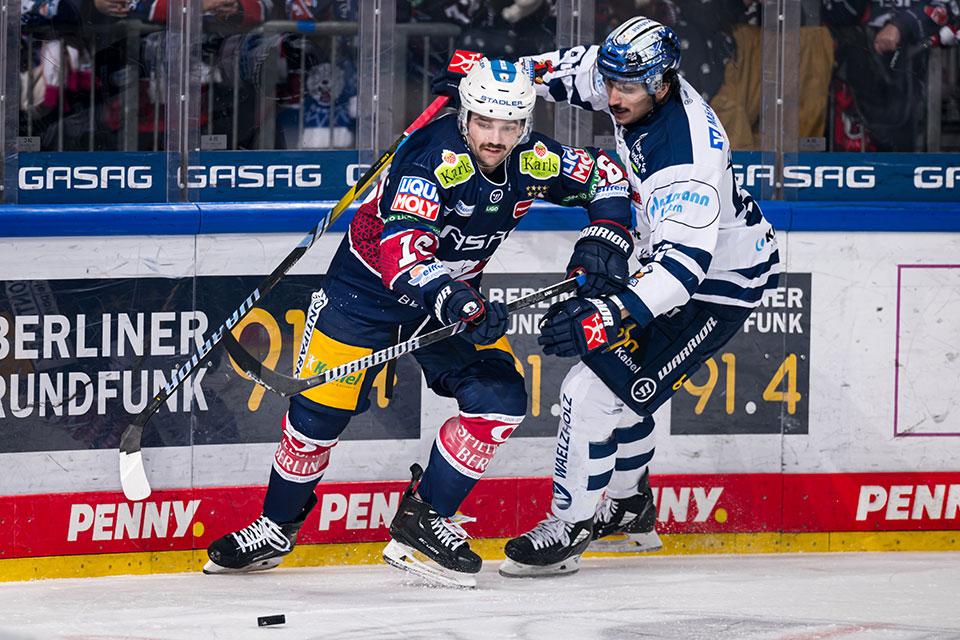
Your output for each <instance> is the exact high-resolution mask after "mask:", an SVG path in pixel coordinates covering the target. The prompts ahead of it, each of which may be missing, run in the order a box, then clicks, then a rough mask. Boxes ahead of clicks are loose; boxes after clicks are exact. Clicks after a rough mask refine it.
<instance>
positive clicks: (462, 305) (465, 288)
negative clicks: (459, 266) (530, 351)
mask: <svg viewBox="0 0 960 640" xmlns="http://www.w3.org/2000/svg"><path fill="white" fill-rule="evenodd" d="M433 310H434V315H436V316H437V319H438V320H440V322H442V323H444V324H453V323H454V322H460V321H463V322H465V323H466V324H467V330H466V331H464V332H463V333H461V334H459V335H460V336H462V337H463V338H464V339H466V340H467V341H468V342H472V343H473V344H481V345H488V344H493V343H494V342H496V341H497V340H499V339H500V338H502V337H503V336H504V335H505V334H506V333H507V327H508V326H509V325H510V312H509V311H507V305H505V304H504V303H502V302H490V301H489V300H487V299H485V298H484V297H483V296H482V295H480V292H479V291H477V290H476V289H474V288H473V287H471V286H470V285H468V284H467V283H466V282H461V281H460V280H454V281H453V282H451V283H450V284H448V285H446V286H444V287H442V288H441V289H440V291H439V292H437V297H436V299H435V301H434V304H433Z"/></svg>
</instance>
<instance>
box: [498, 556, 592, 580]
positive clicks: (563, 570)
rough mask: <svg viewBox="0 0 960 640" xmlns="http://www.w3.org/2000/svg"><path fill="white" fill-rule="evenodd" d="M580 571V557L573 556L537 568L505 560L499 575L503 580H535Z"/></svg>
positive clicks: (508, 559)
mask: <svg viewBox="0 0 960 640" xmlns="http://www.w3.org/2000/svg"><path fill="white" fill-rule="evenodd" d="M579 570H580V556H574V557H572V558H567V559H566V560H561V561H560V562H555V563H553V564H548V565H546V566H542V567H540V566H537V565H532V564H523V563H521V562H517V561H515V560H511V559H510V558H507V559H506V560H504V561H503V562H502V563H501V564H500V575H501V576H503V577H504V578H536V577H539V576H564V575H570V574H572V573H576V572H577V571H579Z"/></svg>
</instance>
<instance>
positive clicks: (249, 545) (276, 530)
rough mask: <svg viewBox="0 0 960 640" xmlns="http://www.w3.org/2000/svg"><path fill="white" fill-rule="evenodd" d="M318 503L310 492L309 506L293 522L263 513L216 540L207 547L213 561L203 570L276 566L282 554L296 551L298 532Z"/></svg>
mask: <svg viewBox="0 0 960 640" xmlns="http://www.w3.org/2000/svg"><path fill="white" fill-rule="evenodd" d="M316 505H317V496H316V495H315V494H313V493H311V494H310V499H309V500H308V501H307V505H306V506H305V507H304V508H303V511H301V512H300V516H299V517H298V518H297V519H296V520H294V521H293V522H284V523H280V524H277V523H276V522H274V521H273V520H271V519H270V518H268V517H267V516H264V515H261V516H260V517H259V518H257V519H256V520H254V521H253V523H252V524H250V525H248V526H246V527H244V528H243V529H240V531H237V532H236V533H228V534H227V535H225V536H223V537H222V538H218V539H217V540H214V541H213V543H211V544H210V546H209V547H208V548H207V555H209V556H210V561H209V562H207V564H206V565H204V567H203V572H204V573H208V574H214V573H247V572H250V571H265V570H266V569H273V568H274V567H276V566H277V565H279V564H280V563H281V562H282V561H283V556H285V555H287V554H288V553H290V552H291V551H293V545H295V544H296V543H297V533H298V532H299V531H300V527H302V526H303V522H304V520H306V519H307V515H309V513H310V511H311V510H313V508H314V507H315V506H316Z"/></svg>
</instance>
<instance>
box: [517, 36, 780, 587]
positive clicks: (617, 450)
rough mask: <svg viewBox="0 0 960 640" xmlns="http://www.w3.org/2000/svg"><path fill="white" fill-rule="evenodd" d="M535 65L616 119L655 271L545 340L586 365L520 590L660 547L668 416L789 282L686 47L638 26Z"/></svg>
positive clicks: (640, 242) (553, 91)
mask: <svg viewBox="0 0 960 640" xmlns="http://www.w3.org/2000/svg"><path fill="white" fill-rule="evenodd" d="M535 62H537V63H539V64H540V65H547V66H548V67H549V66H551V65H552V67H553V68H552V71H550V72H549V73H547V74H546V75H544V76H543V84H540V85H538V86H537V91H538V93H539V94H540V95H542V96H543V97H546V98H547V99H550V100H567V101H569V102H570V104H573V105H576V106H578V107H581V108H583V109H589V110H604V111H607V112H609V113H610V115H611V117H612V118H613V120H614V122H615V127H616V140H617V152H618V154H619V155H620V159H621V160H622V162H623V163H624V164H625V165H626V166H627V167H628V173H629V175H628V179H629V182H630V187H631V197H632V204H633V207H634V214H635V220H634V222H635V227H634V232H633V234H634V238H635V253H636V256H637V258H638V259H639V262H640V268H639V270H638V271H636V272H635V273H634V275H633V277H632V278H630V279H629V284H628V286H627V287H626V288H624V287H623V286H622V285H621V284H619V283H618V281H617V279H616V278H613V277H611V278H610V279H609V280H607V279H604V278H602V277H600V278H597V277H594V278H592V279H591V280H589V281H588V282H587V284H586V285H584V286H583V287H581V289H580V291H579V295H578V297H575V298H570V299H568V300H565V301H562V302H559V303H557V304H555V305H553V307H551V308H550V310H549V311H548V312H547V314H546V315H545V317H544V319H543V321H542V323H541V325H540V331H541V335H540V338H539V342H540V344H541V345H542V346H543V348H544V352H545V353H547V354H555V355H558V356H561V357H575V356H579V357H580V358H581V361H580V362H578V363H577V364H576V365H574V366H573V368H572V369H571V370H570V372H569V373H568V374H567V376H566V378H565V379H564V381H563V385H562V387H561V391H560V407H561V420H560V426H559V432H558V439H557V446H556V449H555V451H556V454H555V457H556V459H555V464H554V478H553V481H554V482H553V502H552V505H551V512H550V513H548V514H547V517H546V519H545V520H543V521H542V522H540V523H539V524H538V525H537V526H536V527H534V528H533V529H532V530H531V531H529V532H527V533H525V534H523V535H521V536H519V537H517V538H514V539H512V540H510V541H508V542H507V544H506V548H505V552H506V555H507V559H506V560H505V561H504V563H503V564H502V565H501V567H500V573H501V574H503V575H505V576H533V575H549V574H557V573H570V572H574V571H577V570H578V569H579V566H580V556H581V554H582V553H583V552H584V551H585V550H586V549H587V547H588V546H591V548H593V549H594V550H615V551H623V550H626V551H654V550H657V549H659V548H660V547H661V544H660V540H659V537H658V536H657V534H656V529H655V525H656V515H657V514H656V505H655V504H654V500H653V494H652V491H651V490H650V483H649V479H648V471H647V468H648V465H649V464H650V461H651V459H652V458H653V454H654V442H653V430H654V429H653V417H652V416H653V413H654V411H655V410H656V409H657V408H658V407H660V406H661V405H662V404H663V403H664V402H666V401H667V400H668V399H669V398H670V397H671V396H672V395H673V394H674V393H675V392H676V390H677V389H679V388H680V387H681V386H682V385H683V382H684V380H685V379H686V378H687V377H689V376H690V375H691V374H692V373H693V372H694V371H695V370H696V369H698V368H699V367H700V365H701V364H702V363H703V362H705V361H706V360H707V359H708V358H709V357H711V356H712V355H713V354H714V353H716V351H717V350H718V349H719V348H720V347H721V346H722V345H723V344H724V343H726V342H727V341H728V340H729V339H730V338H731V337H732V336H733V335H735V334H736V333H737V332H738V331H739V330H740V327H741V326H742V324H743V322H744V321H745V320H746V318H747V317H748V316H749V315H750V313H751V310H752V309H753V308H754V307H756V306H757V305H758V304H759V303H760V299H761V297H762V296H763V293H764V291H767V290H770V289H773V288H775V287H776V285H777V274H778V271H779V256H778V252H777V242H776V238H775V235H774V230H773V227H772V226H771V225H770V223H769V222H767V221H766V220H765V219H764V217H763V215H762V213H761V212H760V209H759V207H758V206H757V204H756V203H755V202H754V200H753V198H751V197H750V195H749V194H748V193H747V192H746V191H744V190H743V189H741V188H740V187H739V186H738V185H737V183H736V181H735V179H734V174H733V167H732V161H731V154H730V145H729V141H728V138H727V135H726V133H725V132H724V130H723V127H722V126H721V124H720V122H719V121H718V119H717V117H716V114H714V112H713V110H712V109H711V108H710V106H709V105H708V104H707V103H706V102H705V101H704V100H703V98H701V96H700V95H699V94H698V93H697V92H696V90H695V89H694V88H693V87H692V86H690V84H689V83H687V82H686V81H685V80H684V79H683V78H682V77H680V76H679V75H678V73H677V68H678V67H679V63H680V43H679V41H678V40H677V37H676V35H675V34H674V33H673V31H671V30H670V29H669V28H667V27H665V26H663V25H661V24H659V23H657V22H654V21H653V20H649V19H646V18H643V17H635V18H632V19H630V20H628V21H627V22H625V23H624V24H623V25H621V26H620V27H618V28H617V29H616V30H615V31H614V32H613V33H611V34H610V36H609V37H608V38H606V40H605V41H604V43H603V45H602V46H589V47H582V46H580V47H574V48H571V49H566V50H560V51H555V52H552V53H548V54H544V55H542V56H537V58H536V60H535ZM578 244H579V243H578ZM595 261H596V259H595V257H594V256H592V255H591V254H590V253H589V252H587V251H577V250H575V252H574V255H573V257H572V258H571V261H570V263H569V265H568V267H567V269H568V271H570V272H572V271H575V270H577V269H578V268H583V269H585V270H586V271H588V272H591V273H603V268H604V265H597V264H594V262H595ZM607 267H608V268H609V269H610V270H611V275H613V273H612V271H615V270H616V269H619V268H622V267H621V266H618V265H616V264H615V263H614V262H609V264H608V265H607ZM611 534H613V535H614V537H615V539H614V538H609V537H608V536H610V535H611ZM604 538H606V539H604Z"/></svg>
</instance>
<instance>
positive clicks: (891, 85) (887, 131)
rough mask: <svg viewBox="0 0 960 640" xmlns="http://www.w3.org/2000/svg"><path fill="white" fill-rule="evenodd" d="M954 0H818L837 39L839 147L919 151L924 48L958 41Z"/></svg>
mask: <svg viewBox="0 0 960 640" xmlns="http://www.w3.org/2000/svg"><path fill="white" fill-rule="evenodd" d="M958 14H960V11H958V9H957V3H956V2H955V1H954V0H902V1H900V2H896V1H894V0H872V1H871V0H823V18H824V22H825V23H826V24H828V25H830V28H831V32H832V33H833V36H834V38H835V39H836V43H837V71H836V74H835V87H834V91H835V96H836V113H835V114H834V121H835V128H834V144H835V146H836V148H837V149H838V150H845V151H853V150H857V151H860V150H864V151H917V150H921V148H920V147H919V146H918V144H917V139H918V135H919V131H920V124H921V122H922V120H923V114H924V112H925V109H924V108H923V103H924V96H923V78H924V76H925V69H926V55H925V52H926V48H927V47H931V46H937V45H941V44H943V45H949V44H954V43H955V42H956V32H957V27H958V25H960V22H958Z"/></svg>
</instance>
